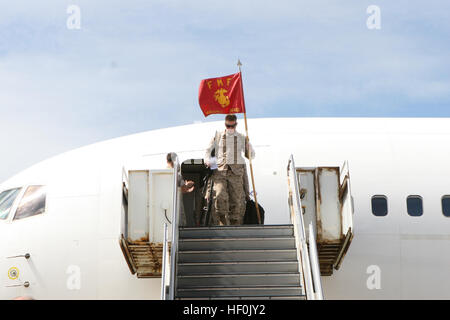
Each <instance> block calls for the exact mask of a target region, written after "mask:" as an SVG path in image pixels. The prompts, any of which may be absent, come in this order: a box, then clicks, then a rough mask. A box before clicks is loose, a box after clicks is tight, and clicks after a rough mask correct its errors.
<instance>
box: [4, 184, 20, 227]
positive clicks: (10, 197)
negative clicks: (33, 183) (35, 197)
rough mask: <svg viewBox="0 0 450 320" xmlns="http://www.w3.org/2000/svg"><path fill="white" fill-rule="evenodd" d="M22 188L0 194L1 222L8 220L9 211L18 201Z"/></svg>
mask: <svg viewBox="0 0 450 320" xmlns="http://www.w3.org/2000/svg"><path fill="white" fill-rule="evenodd" d="M19 192H20V188H16V189H11V190H6V191H3V192H2V193H0V220H5V219H6V218H8V215H9V211H10V210H11V207H12V205H13V203H14V200H16V198H17V195H18V194H19Z"/></svg>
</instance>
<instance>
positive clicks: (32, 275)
mask: <svg viewBox="0 0 450 320" xmlns="http://www.w3.org/2000/svg"><path fill="white" fill-rule="evenodd" d="M238 122H239V121H238ZM242 123H243V122H242ZM223 129H224V126H223V122H222V121H220V122H207V123H201V124H193V125H186V126H181V127H175V128H168V129H160V130H153V131H148V132H144V133H139V134H134V135H130V136H125V137H121V138H117V139H112V140H108V141H104V142H100V143H96V144H93V145H89V146H86V147H83V148H79V149H75V150H73V151H70V152H66V153H63V154H61V155H59V156H56V157H53V158H50V159H48V160H45V161H43V162H40V163H38V164H36V165H35V166H32V167H30V168H28V169H27V170H24V171H23V172H21V173H19V174H17V175H15V176H13V177H11V178H10V179H8V180H7V181H5V182H3V183H2V184H0V192H2V191H4V190H7V189H9V188H14V187H24V186H27V185H33V184H38V185H46V186H47V188H48V192H47V201H46V210H45V212H44V213H43V214H40V215H36V216H32V217H28V218H25V219H21V220H13V219H12V216H11V215H10V217H8V219H6V220H0V258H1V260H0V261H1V262H0V273H1V276H0V279H1V280H2V286H1V287H0V298H1V299H11V298H14V297H16V296H23V295H26V296H32V297H33V298H35V299H160V293H161V288H160V284H161V279H160V278H153V279H137V278H136V276H135V275H132V274H131V273H130V270H129V268H128V266H127V263H126V261H125V259H124V256H123V254H122V251H121V249H120V246H119V242H118V239H119V236H120V234H121V205H122V168H123V167H124V166H125V167H126V168H127V169H159V168H165V167H166V161H165V156H166V153H168V152H176V153H177V154H178V156H179V158H180V160H186V159H192V158H193V159H199V158H203V157H204V152H205V151H204V150H205V148H206V146H207V145H208V142H209V141H210V139H212V137H213V136H214V132H215V130H223ZM237 130H238V131H240V132H244V128H243V124H241V123H240V124H239V125H238V128H237ZM249 133H250V141H251V142H252V144H253V146H254V148H255V152H256V157H255V159H254V161H253V169H254V176H255V184H256V191H257V195H258V201H259V202H260V204H261V205H262V206H263V207H264V209H265V212H266V221H265V223H266V224H288V223H290V218H289V210H288V202H287V164H288V159H289V155H290V154H293V155H294V159H295V162H296V166H297V167H318V166H340V165H342V163H343V162H344V161H345V160H347V161H348V163H349V168H350V177H351V184H352V196H353V199H354V215H353V226H354V238H353V241H352V243H351V245H350V247H349V249H348V252H347V254H346V256H345V258H344V260H343V263H342V265H341V267H340V269H339V270H335V271H334V273H333V275H331V276H323V277H322V284H323V293H324V297H325V298H326V299H450V289H449V288H450V274H449V273H448V269H449V266H450V218H449V217H446V216H444V215H443V213H442V206H441V198H442V196H444V195H449V194H450V166H449V164H448V162H449V160H450V148H449V147H448V146H449V145H450V119H431V118H425V119H421V118H410V119H404V118H398V119H395V118H270V119H250V120H249ZM374 195H385V196H386V197H387V199H388V214H387V215H386V216H382V217H380V216H374V215H373V214H372V209H371V198H372V196H374ZM409 195H420V196H421V197H422V198H423V215H422V216H418V217H414V216H410V215H408V213H407V209H406V198H407V197H408V196H409ZM25 253H29V254H30V258H29V259H25V258H24V257H21V255H24V254H25ZM17 256H18V257H17ZM10 268H17V270H18V271H19V277H18V278H17V279H14V280H13V279H10V278H9V277H8V270H10ZM25 281H28V282H29V283H30V286H28V287H24V286H23V283H24V282H25Z"/></svg>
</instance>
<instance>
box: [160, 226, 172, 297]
mask: <svg viewBox="0 0 450 320" xmlns="http://www.w3.org/2000/svg"><path fill="white" fill-rule="evenodd" d="M169 270H170V260H169V233H168V226H167V222H164V242H163V256H162V269H161V300H167V284H168V281H170V273H169V274H168V271H169Z"/></svg>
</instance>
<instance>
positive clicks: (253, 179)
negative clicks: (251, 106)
mask: <svg viewBox="0 0 450 320" xmlns="http://www.w3.org/2000/svg"><path fill="white" fill-rule="evenodd" d="M237 65H238V67H239V73H240V76H241V92H242V103H243V104H244V122H245V134H246V137H245V139H246V140H247V141H246V143H247V146H248V148H247V150H248V161H249V164H250V176H251V178H252V187H253V196H254V197H255V205H256V214H257V216H258V223H259V224H261V214H260V213H259V206H258V199H257V198H256V190H255V178H254V176H253V166H252V154H251V150H250V139H249V137H248V126H247V108H246V107H245V99H244V84H243V80H242V72H241V66H242V63H241V61H240V60H239V59H238V62H237Z"/></svg>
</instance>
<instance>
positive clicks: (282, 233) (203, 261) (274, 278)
mask: <svg viewBox="0 0 450 320" xmlns="http://www.w3.org/2000/svg"><path fill="white" fill-rule="evenodd" d="M301 276H302V275H301V274H300V272H299V264H298V260H297V251H296V248H295V237H294V227H293V226H292V225H270V226H235V227H234V226H218V227H209V228H183V227H181V228H180V239H179V242H178V260H177V287H176V292H175V298H176V299H304V298H305V291H304V288H303V286H302V281H301Z"/></svg>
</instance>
